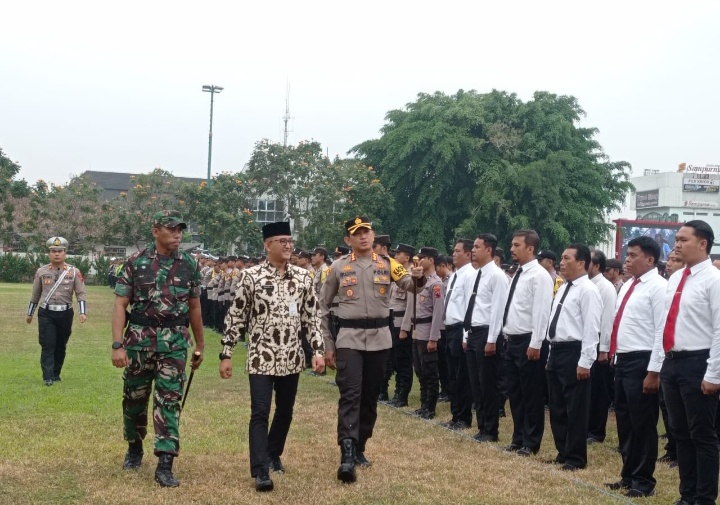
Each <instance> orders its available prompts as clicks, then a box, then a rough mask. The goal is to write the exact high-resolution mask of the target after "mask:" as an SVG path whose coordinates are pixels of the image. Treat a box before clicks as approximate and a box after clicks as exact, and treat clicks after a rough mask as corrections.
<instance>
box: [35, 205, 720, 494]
mask: <svg viewBox="0 0 720 505" xmlns="http://www.w3.org/2000/svg"><path fill="white" fill-rule="evenodd" d="M172 215H173V216H174V214H172ZM162 219H165V218H162ZM167 219H169V218H167ZM173 219H175V218H173ZM164 223H165V221H163V220H161V219H159V221H158V224H157V226H158V228H159V229H163V227H164V226H165V227H167V226H171V225H177V224H178V223H180V224H182V223H181V218H178V219H176V220H175V221H172V222H170V221H168V223H170V224H164ZM176 227H177V226H176ZM171 228H172V226H171ZM267 228H268V229H267V230H266V229H265V228H264V229H263V235H264V237H265V247H266V250H267V251H268V253H269V254H271V256H270V257H268V258H267V259H266V258H262V257H261V258H249V257H246V256H239V257H238V256H228V257H221V258H215V257H212V256H210V255H205V254H199V255H197V263H198V264H199V268H200V271H199V276H198V278H199V280H200V281H199V283H198V284H199V285H198V286H197V288H198V290H197V293H198V296H199V298H200V306H201V313H202V320H203V324H204V325H205V326H207V327H211V328H213V329H215V330H217V331H218V332H220V333H222V334H223V335H224V337H223V346H224V347H223V352H222V353H221V355H220V362H221V365H220V374H221V377H223V378H229V377H230V375H231V373H230V372H231V367H230V365H229V364H228V363H229V361H226V360H230V358H231V356H232V350H233V347H234V346H235V345H236V344H237V343H238V341H241V340H244V339H245V335H246V334H247V335H249V336H250V337H249V338H248V342H246V346H248V362H247V367H246V368H247V370H248V372H249V374H250V375H251V377H252V376H253V375H260V376H268V375H269V376H274V377H276V378H275V379H273V380H280V378H282V377H285V376H286V375H291V376H294V377H295V379H294V383H292V384H291V385H290V387H289V389H288V391H289V393H291V395H290V396H284V397H283V398H284V399H283V400H282V402H285V403H284V405H285V406H286V408H289V414H287V415H289V417H288V418H286V419H284V420H282V421H277V415H278V414H277V413H276V419H274V420H273V427H271V428H270V434H269V437H270V439H273V430H276V428H275V425H276V422H279V423H280V424H282V425H283V428H282V431H283V434H282V436H281V443H279V449H277V447H276V449H275V452H272V450H271V449H269V448H267V449H263V450H262V451H264V450H267V451H268V454H267V460H265V459H264V458H265V456H263V455H260V456H258V453H257V447H258V446H257V444H255V446H253V441H252V440H251V451H252V450H253V447H255V453H254V454H253V457H254V458H255V459H254V461H252V462H251V463H252V464H253V467H252V468H253V469H252V472H253V477H255V478H256V489H257V490H259V491H267V490H271V489H272V486H273V485H272V481H271V479H270V478H269V475H268V470H269V469H270V470H274V471H279V472H282V471H284V467H283V465H282V463H281V462H280V456H281V453H282V447H283V446H284V443H285V438H284V437H285V436H286V435H287V431H288V429H289V426H290V419H291V413H292V404H293V403H294V398H295V390H296V388H297V379H296V375H297V373H299V372H298V371H297V370H296V368H297V367H296V365H292V366H288V364H289V363H296V362H297V360H298V359H303V360H304V361H305V366H306V367H307V366H308V365H310V363H311V361H312V367H313V373H314V374H317V375H321V374H324V370H323V368H324V367H323V366H320V365H319V364H318V362H317V359H318V358H324V361H325V365H327V366H328V367H330V368H333V369H336V370H337V373H336V384H337V386H338V388H339V390H340V400H339V404H338V430H337V431H338V445H339V446H340V450H341V463H340V467H339V468H338V473H337V477H338V479H340V480H341V481H342V482H345V483H350V482H354V481H355V480H356V472H355V467H356V465H357V466H361V467H366V466H370V464H371V463H370V461H369V460H368V458H367V457H366V455H365V452H366V449H367V442H368V440H369V439H370V438H371V437H372V433H373V428H374V424H375V420H376V417H377V408H376V405H377V402H378V401H380V402H384V403H387V404H388V405H390V406H394V407H398V408H401V407H407V406H408V397H409V393H410V390H411V388H412V385H413V377H412V374H413V371H414V373H415V375H416V377H417V379H418V384H419V388H420V405H419V406H417V407H418V408H417V409H416V410H414V413H415V414H416V415H417V416H419V417H420V418H423V419H427V420H430V419H433V418H434V417H435V415H436V406H437V403H438V402H440V401H447V402H449V403H450V412H451V416H452V417H451V419H449V420H447V421H445V422H443V423H441V425H442V426H444V427H446V428H448V429H452V430H458V431H460V430H466V429H469V428H470V427H471V426H472V425H473V424H475V425H476V427H477V433H476V434H475V435H474V436H473V437H472V438H474V439H475V440H476V441H477V442H483V443H496V442H499V422H500V418H502V417H505V406H506V404H507V403H508V401H509V406H510V410H511V412H512V425H513V429H512V437H511V440H510V443H509V444H507V445H506V446H504V449H505V450H507V451H510V452H513V453H516V454H517V455H519V456H523V457H532V456H533V455H535V454H537V453H538V451H539V449H540V445H541V443H542V440H543V436H544V426H545V412H546V411H549V416H550V426H551V430H552V435H553V439H554V445H555V448H556V449H557V456H556V457H555V459H554V460H553V463H555V464H557V465H559V466H560V468H561V469H562V470H566V471H575V470H580V469H583V468H585V467H586V466H587V464H588V458H587V445H588V444H592V443H602V442H603V441H604V439H605V430H606V424H607V418H608V416H607V413H608V409H609V408H610V409H611V408H614V410H615V415H616V420H617V424H618V437H619V452H620V455H621V458H622V460H623V467H622V471H621V476H620V477H621V479H620V480H619V481H617V482H613V483H609V484H608V487H610V488H611V489H613V490H616V491H618V490H622V491H624V492H625V493H626V494H627V495H628V496H631V497H643V496H650V495H652V494H654V490H655V485H656V481H655V478H654V475H653V474H654V470H655V463H656V460H657V461H662V462H668V463H670V464H671V465H673V466H676V467H677V468H678V471H679V474H680V488H679V491H680V495H681V496H680V499H679V500H678V501H677V502H676V505H686V504H687V505H691V504H696V503H697V504H707V503H715V499H716V498H717V494H718V471H719V466H720V460H719V454H718V440H719V438H718V430H717V425H718V424H720V417H718V416H717V411H718V394H719V393H720V271H718V269H716V268H713V264H712V263H711V261H710V257H709V253H710V249H711V247H712V245H713V241H714V233H713V230H712V229H711V228H710V226H708V225H707V223H705V222H703V221H691V222H688V223H685V224H684V225H683V226H682V227H681V228H680V229H679V231H678V233H677V236H676V246H675V249H674V250H673V251H672V252H671V254H670V255H669V256H668V258H667V262H666V263H661V262H659V258H660V253H661V251H660V250H659V246H658V244H657V243H656V242H655V241H654V240H653V239H652V238H650V237H637V238H634V239H632V240H630V242H629V243H628V244H627V245H628V248H627V251H628V252H627V259H626V261H625V262H624V263H622V264H621V263H620V262H619V261H618V260H614V259H607V258H606V257H605V255H604V254H603V253H602V252H600V251H591V250H590V248H589V247H588V246H586V245H584V244H579V243H575V244H570V245H568V246H567V247H566V249H565V250H564V251H563V252H562V254H561V255H560V256H559V258H558V256H557V255H556V254H555V253H554V252H553V251H549V250H547V249H545V250H540V247H539V246H540V237H539V236H538V235H537V233H536V232H535V231H533V230H518V231H516V232H515V233H514V234H513V237H512V241H511V244H510V257H511V259H512V262H511V263H505V262H504V260H505V253H504V251H503V250H502V249H500V248H499V247H498V240H497V238H496V237H495V236H494V235H492V234H490V233H482V234H479V235H478V236H477V238H475V239H474V240H469V239H458V240H456V241H455V244H454V245H453V251H452V255H451V256H445V255H442V254H440V252H439V251H438V250H437V249H435V248H432V247H427V246H425V247H420V248H418V249H416V248H415V247H413V246H411V245H408V244H398V245H397V247H396V248H394V249H391V246H390V244H391V241H390V237H389V236H387V235H375V233H374V231H373V229H372V224H371V223H370V221H369V220H368V219H367V218H366V217H363V216H357V217H356V218H354V219H351V220H349V221H348V222H347V223H346V224H345V229H346V237H345V242H346V246H348V247H346V246H338V247H337V248H335V250H334V254H333V258H332V259H331V258H330V252H329V251H328V250H327V249H326V248H324V247H316V248H315V249H314V250H313V251H312V252H308V251H303V250H299V249H292V247H293V240H292V238H291V233H290V231H289V226H287V223H283V224H280V223H274V224H273V225H272V226H271V225H268V227H267ZM173 230H174V228H173ZM273 230H274V231H273ZM266 232H267V233H266ZM285 258H287V259H285ZM558 260H559V267H560V272H559V273H558V272H556V270H555V269H556V266H557V265H558ZM253 267H255V268H253ZM308 273H309V275H308ZM125 275H126V276H127V267H126V272H125ZM124 282H125V283H126V284H127V283H128V282H129V281H127V280H125V281H124ZM299 284H302V285H303V286H304V287H303V288H302V289H299V288H298V286H299ZM190 286H192V284H190ZM190 289H191V293H192V292H193V291H192V287H191V288H190ZM238 290H240V291H238ZM116 292H117V290H116ZM127 293H130V291H127ZM683 294H684V296H683ZM298 297H300V298H298ZM35 298H36V297H34V298H33V301H32V302H31V306H30V309H29V312H28V315H31V313H32V309H34V306H35V304H37V300H35ZM191 299H192V295H191ZM253 300H254V301H253ZM253 304H254V305H253ZM251 307H265V308H264V309H261V310H271V308H272V310H273V313H272V314H271V316H272V318H260V317H258V316H259V315H260V313H259V312H257V311H256V310H255V309H252V308H251ZM83 308H84V307H83ZM230 308H232V310H229V309H230ZM228 312H230V313H228ZM269 315H270V314H269ZM296 317H300V318H301V319H300V321H301V322H300V323H298V321H297V320H296V319H294V318H296ZM136 319H138V321H140V320H141V319H142V321H140V322H142V323H148V321H146V319H145V318H143V317H140V316H137V317H136ZM267 319H272V321H271V322H268V321H267ZM131 322H132V320H131ZM148 324H149V323H148ZM265 325H270V326H268V327H265ZM185 326H187V322H186V323H185ZM193 330H194V333H196V336H197V333H198V330H197V329H196V328H195V327H193ZM201 334H202V332H200V335H201ZM200 342H202V337H200ZM201 347H204V345H202V346H201ZM113 349H117V347H116V346H115V345H114V346H113ZM114 352H115V351H114ZM113 362H114V363H115V359H114V360H113ZM116 366H118V365H117V364H116ZM198 366H199V364H198ZM393 374H394V375H395V377H396V379H395V388H394V395H393V397H392V399H391V398H390V395H389V387H390V380H391V378H392V375H393ZM283 380H285V379H283ZM255 384H256V389H255V392H254V393H253V391H252V385H253V381H252V379H251V396H253V395H259V394H260V393H259V391H260V390H262V395H263V396H262V401H260V400H258V398H259V397H258V398H255V396H253V400H252V403H253V412H254V413H253V419H254V421H251V428H252V426H253V422H255V425H254V426H255V428H254V430H255V431H253V430H252V429H251V432H253V433H256V434H257V433H260V432H265V433H266V431H264V430H267V414H268V413H269V403H268V402H269V401H270V400H269V398H270V397H271V396H272V385H271V384H270V385H269V386H268V385H267V384H264V385H262V387H260V385H259V383H257V382H256V383H255ZM268 387H269V388H270V389H267V388H268ZM258 388H259V389H258ZM275 391H276V394H280V390H279V389H277V388H276V390H275ZM289 393H288V394H289ZM268 395H269V396H268ZM256 400H257V402H259V403H256ZM277 401H281V400H280V399H278V400H277ZM260 404H262V408H261V409H260V410H261V411H262V415H260V418H262V417H263V416H264V418H265V419H264V424H263V423H260V424H259V425H258V424H257V423H258V419H259V418H258V417H257V412H256V410H257V409H258V408H260V407H259V405H260ZM410 407H411V408H412V407H415V406H414V405H413V406H410ZM660 411H662V414H663V416H662V417H663V421H664V424H665V429H666V433H667V438H668V444H667V446H666V451H667V452H666V454H665V455H664V456H662V457H661V458H659V459H658V458H657V452H658V438H659V437H658V433H657V421H658V417H659V413H660ZM258 430H260V431H258ZM277 433H278V432H277V430H276V431H275V439H277ZM253 436H254V435H252V434H251V438H252V437H253ZM255 436H257V435H255ZM129 440H130V439H129ZM130 441H131V440H130ZM131 442H132V441H131ZM276 446H277V444H276ZM262 447H265V446H264V445H263V446H262ZM131 450H132V444H131ZM262 451H260V452H262ZM156 452H157V449H156ZM168 452H169V453H171V454H176V450H175V452H173V451H171V450H168ZM130 453H131V452H129V453H128V454H130ZM140 455H141V453H140ZM251 459H252V458H251ZM170 462H171V460H170ZM138 465H139V463H138ZM159 468H160V467H159ZM161 477H162V475H161ZM156 478H157V477H156ZM161 481H163V479H162V478H161V479H160V480H159V482H161ZM168 482H170V483H171V485H172V484H173V483H174V484H175V485H177V482H176V481H174V478H172V474H170V476H169V480H168ZM161 483H162V482H161ZM164 485H165V484H164Z"/></svg>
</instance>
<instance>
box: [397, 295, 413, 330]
mask: <svg viewBox="0 0 720 505" xmlns="http://www.w3.org/2000/svg"><path fill="white" fill-rule="evenodd" d="M413 307H415V295H414V294H413V293H411V292H409V291H408V292H406V293H405V315H404V316H403V318H402V321H401V322H400V329H401V330H402V331H407V332H410V331H411V330H412V313H413Z"/></svg>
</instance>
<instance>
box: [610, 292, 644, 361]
mask: <svg viewBox="0 0 720 505" xmlns="http://www.w3.org/2000/svg"><path fill="white" fill-rule="evenodd" d="M639 282H640V279H639V278H638V279H635V280H634V281H633V283H632V284H630V289H628V292H627V293H625V298H623V301H622V303H621V304H620V308H619V309H618V312H617V314H615V321H614V322H613V329H612V333H611V334H610V353H609V354H610V359H611V360H612V357H613V356H614V355H615V351H616V350H617V335H618V329H619V328H620V319H622V315H623V311H624V310H625V305H626V304H627V302H628V300H629V299H630V295H631V294H632V292H633V290H634V289H635V286H637V285H638V283H639Z"/></svg>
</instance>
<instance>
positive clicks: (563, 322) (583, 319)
mask: <svg viewBox="0 0 720 505" xmlns="http://www.w3.org/2000/svg"><path fill="white" fill-rule="evenodd" d="M568 289H570V291H569V292H568V294H567V296H566V297H565V300H563V304H562V309H561V310H560V317H559V318H558V322H557V326H556V328H555V338H553V339H552V340H550V335H549V334H548V336H547V339H548V341H550V343H551V344H552V343H553V342H572V341H582V351H581V352H580V359H579V360H578V366H581V367H583V368H587V369H590V368H591V367H592V364H593V362H594V361H595V359H596V358H597V345H598V340H599V336H598V335H599V332H600V313H601V312H602V298H600V291H598V288H597V287H595V284H593V283H592V282H591V281H590V279H589V278H588V276H587V275H583V276H580V277H578V278H577V279H575V280H574V281H572V286H569V284H568V282H565V284H563V285H562V286H560V289H558V292H557V294H556V295H555V300H554V301H553V306H552V310H551V311H550V321H552V320H553V318H554V317H555V312H557V310H558V309H559V308H560V300H562V298H563V295H564V294H565V291H567V290H568ZM549 331H550V328H549V327H548V332H549ZM550 352H552V347H551V348H550Z"/></svg>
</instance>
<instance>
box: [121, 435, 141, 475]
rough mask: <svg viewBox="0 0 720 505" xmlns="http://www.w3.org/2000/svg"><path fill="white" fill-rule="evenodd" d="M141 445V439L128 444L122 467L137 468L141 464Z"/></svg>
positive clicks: (127, 468) (126, 468)
mask: <svg viewBox="0 0 720 505" xmlns="http://www.w3.org/2000/svg"><path fill="white" fill-rule="evenodd" d="M142 458H143V445H142V440H136V441H135V442H130V444H128V450H127V452H126V453H125V462H124V463H123V468H124V469H125V470H137V469H138V468H140V465H141V464H142Z"/></svg>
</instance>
